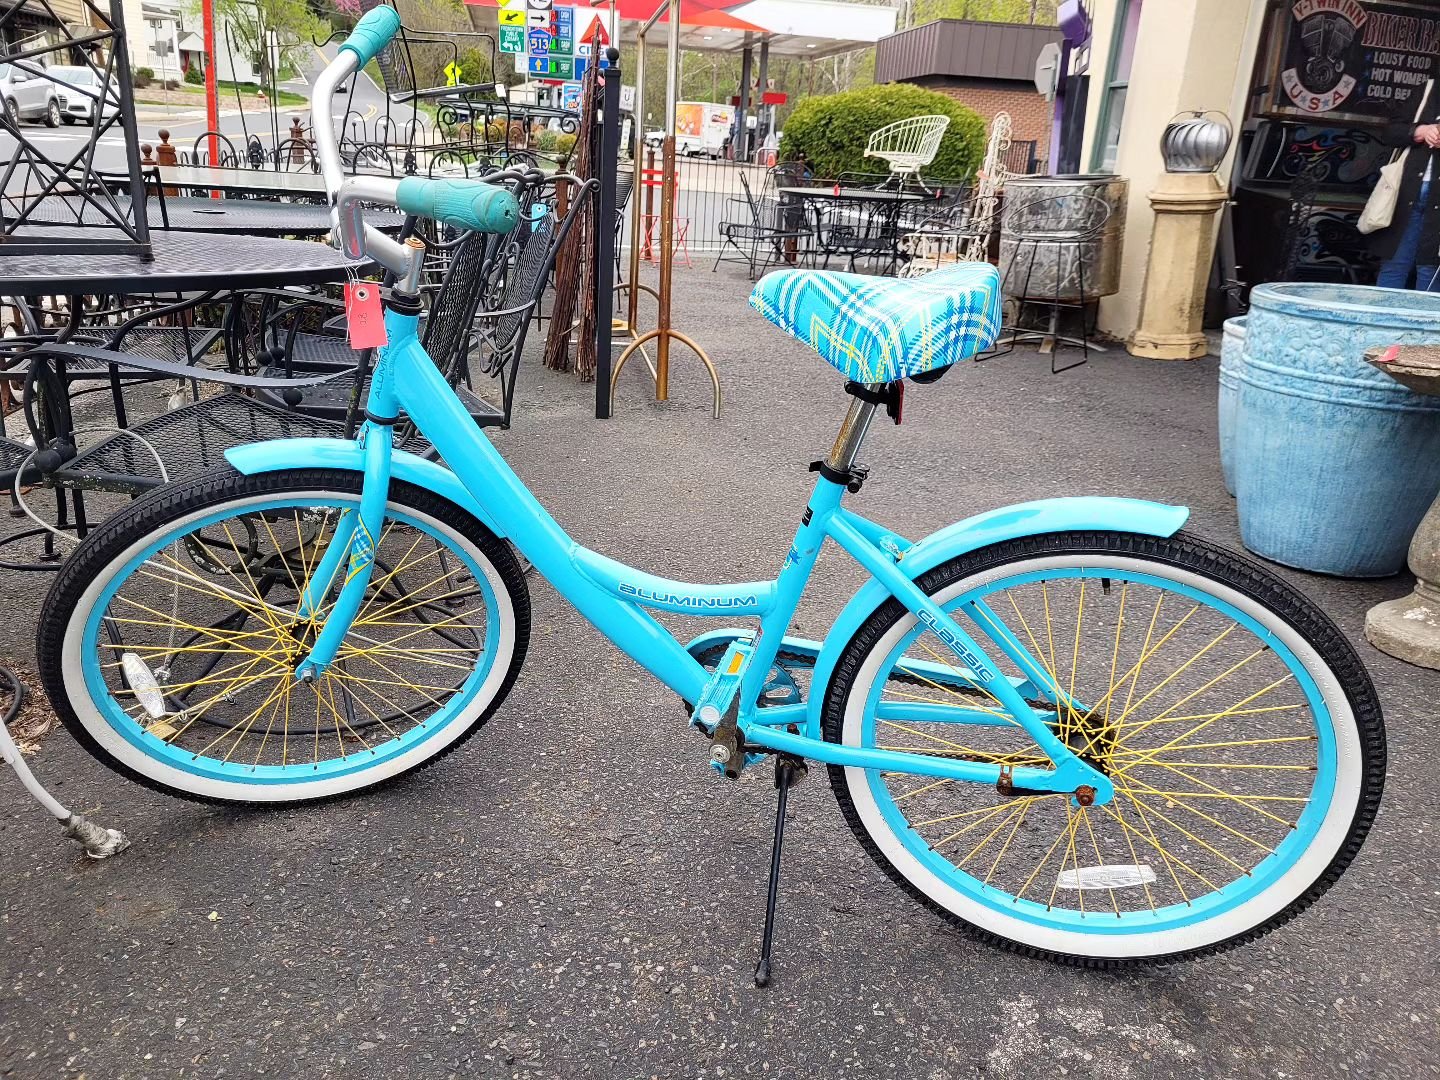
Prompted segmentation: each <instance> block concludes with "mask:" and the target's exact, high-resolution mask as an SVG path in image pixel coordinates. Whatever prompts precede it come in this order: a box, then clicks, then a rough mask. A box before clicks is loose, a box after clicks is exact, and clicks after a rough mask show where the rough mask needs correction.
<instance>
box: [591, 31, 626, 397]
mask: <svg viewBox="0 0 1440 1080" xmlns="http://www.w3.org/2000/svg"><path fill="white" fill-rule="evenodd" d="M605 56H606V59H608V60H609V61H610V66H609V67H608V68H605V69H603V70H601V72H600V73H599V77H600V80H601V86H602V87H603V93H602V94H601V97H600V161H599V166H600V167H599V169H598V170H597V172H598V174H599V176H600V193H599V194H600V197H599V200H598V203H597V206H596V213H595V273H594V283H595V284H594V289H595V419H597V420H607V419H609V417H610V400H611V395H610V369H611V364H612V361H613V360H614V357H613V355H612V353H611V334H612V332H613V330H614V321H613V320H612V319H611V317H610V311H611V308H612V307H613V306H614V305H613V298H614V294H615V174H616V170H617V169H618V168H619V164H620V50H619V49H617V48H615V47H614V46H613V45H612V46H610V47H609V48H608V49H606V50H605Z"/></svg>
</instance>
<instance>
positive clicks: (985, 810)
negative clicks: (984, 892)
mask: <svg viewBox="0 0 1440 1080" xmlns="http://www.w3.org/2000/svg"><path fill="white" fill-rule="evenodd" d="M1025 798H1027V799H1031V798H1037V796H1034V795H1027V796H1025ZM1005 805H1006V804H1005V803H1001V804H1000V806H1002V807H1003V806H1005ZM995 809H996V807H994V806H978V807H976V808H975V809H974V810H961V811H958V812H957V813H954V814H946V815H945V816H943V817H937V818H928V819H926V820H925V821H912V822H911V823H910V827H911V828H912V829H917V830H918V829H923V828H924V827H925V826H926V825H940V824H943V823H944V822H947V821H959V820H960V819H961V818H967V817H974V816H975V815H976V814H987V815H988V814H990V813H991V812H992V811H993V810H995ZM930 846H931V847H935V845H934V844H931V845H930Z"/></svg>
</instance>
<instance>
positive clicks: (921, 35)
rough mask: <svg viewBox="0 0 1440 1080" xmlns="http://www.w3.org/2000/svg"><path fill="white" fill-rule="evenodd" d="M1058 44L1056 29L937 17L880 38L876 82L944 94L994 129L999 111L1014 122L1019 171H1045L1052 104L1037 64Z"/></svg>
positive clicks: (1013, 163)
mask: <svg viewBox="0 0 1440 1080" xmlns="http://www.w3.org/2000/svg"><path fill="white" fill-rule="evenodd" d="M1059 41H1060V30H1059V28H1057V27H1054V26H1023V25H1015V24H1011V23H991V22H973V21H971V20H969V19H937V20H936V21H935V22H929V23H925V24H924V25H922V26H917V27H915V28H913V29H911V30H904V31H901V32H900V33H898V34H891V35H890V36H889V37H885V38H881V39H880V41H879V42H878V43H877V44H876V46H875V81H876V82H877V83H891V82H904V83H913V84H914V85H916V86H923V87H925V89H927V90H938V91H939V92H940V93H942V94H945V95H947V96H948V97H952V98H954V99H955V100H956V101H958V102H960V103H961V104H962V105H966V106H968V107H969V108H971V109H974V110H975V111H976V112H977V113H979V114H980V116H981V117H983V118H984V120H985V123H986V125H987V126H988V125H989V123H990V120H991V119H992V118H993V117H994V116H995V114H996V113H999V112H1007V113H1009V114H1010V119H1011V121H1013V128H1012V131H1013V136H1012V147H1013V148H1014V149H1013V151H1012V156H1011V158H1010V162H1009V164H1010V167H1011V169H1012V171H1014V172H1036V171H1039V170H1041V169H1043V166H1044V164H1045V158H1046V156H1047V151H1048V149H1049V146H1050V126H1051V111H1052V110H1051V105H1050V102H1049V101H1047V100H1046V99H1045V97H1044V95H1043V94H1041V93H1040V92H1039V91H1037V90H1036V89H1035V64H1036V61H1037V60H1038V59H1039V57H1040V53H1041V50H1042V49H1044V48H1045V46H1046V45H1050V44H1053V43H1058V42H1059Z"/></svg>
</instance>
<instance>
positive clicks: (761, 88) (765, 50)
mask: <svg viewBox="0 0 1440 1080" xmlns="http://www.w3.org/2000/svg"><path fill="white" fill-rule="evenodd" d="M769 82H770V39H769V37H763V38H761V39H760V71H759V73H758V74H757V75H756V76H755V84H756V86H757V88H758V89H757V92H756V94H755V147H756V149H759V148H760V146H761V145H763V144H762V141H761V139H760V129H761V121H762V120H764V121H765V124H764V128H765V134H766V135H769V134H770V123H769V119H768V118H769V115H770V114H769V113H768V112H767V111H766V108H765V91H766V90H767V89H768V88H769V85H768V84H769Z"/></svg>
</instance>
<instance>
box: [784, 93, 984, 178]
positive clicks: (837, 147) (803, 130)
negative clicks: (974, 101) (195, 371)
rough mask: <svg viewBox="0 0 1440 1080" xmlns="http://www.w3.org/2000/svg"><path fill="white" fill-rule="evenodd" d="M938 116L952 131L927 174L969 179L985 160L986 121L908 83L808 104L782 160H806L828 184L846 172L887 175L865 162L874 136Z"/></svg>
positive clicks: (792, 120) (795, 119) (874, 161)
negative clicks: (908, 121)
mask: <svg viewBox="0 0 1440 1080" xmlns="http://www.w3.org/2000/svg"><path fill="white" fill-rule="evenodd" d="M936 113H940V114H943V115H945V116H948V117H950V126H949V127H948V128H946V129H945V137H944V138H943V139H941V140H940V149H939V151H938V152H937V153H936V155H935V160H934V161H933V162H931V163H930V165H928V166H927V167H926V168H924V169H922V170H921V172H922V173H923V174H924V175H925V176H930V177H936V178H941V179H946V180H960V179H968V178H969V177H971V176H973V175H974V173H975V170H976V169H977V168H979V166H980V162H981V161H982V160H983V159H984V157H985V139H986V135H985V121H984V120H982V119H981V118H980V116H979V115H978V114H977V113H976V112H975V111H974V110H972V109H968V108H966V107H965V106H964V105H961V104H960V103H959V102H957V101H955V100H954V99H952V98H948V97H946V96H945V95H944V94H939V93H936V92H935V91H934V90H926V89H924V88H923V87H920V86H909V85H906V84H904V83H891V84H888V85H885V86H866V87H862V88H861V89H859V90H848V91H846V92H845V93H843V94H831V95H829V96H827V97H813V98H806V99H805V100H803V101H801V102H800V103H799V104H797V105H796V106H795V108H794V110H793V111H792V112H791V113H790V116H789V117H788V118H787V119H786V121H785V135H784V138H782V139H781V141H780V156H781V157H782V158H783V159H791V160H793V159H796V158H799V157H801V156H803V157H804V158H805V161H806V162H807V163H808V164H809V166H810V169H811V171H812V172H813V173H814V174H815V175H816V176H820V177H824V178H826V179H833V178H835V177H838V176H839V175H840V174H841V173H844V172H859V173H883V172H886V171H887V168H888V167H887V166H886V164H885V163H884V162H883V161H881V160H880V159H879V158H867V157H866V156H865V144H866V142H868V141H869V139H870V135H871V133H872V132H874V131H875V130H876V129H878V128H882V127H884V126H885V125H886V124H892V123H894V122H895V121H896V120H905V119H907V118H909V117H911V116H928V115H933V114H936Z"/></svg>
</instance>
